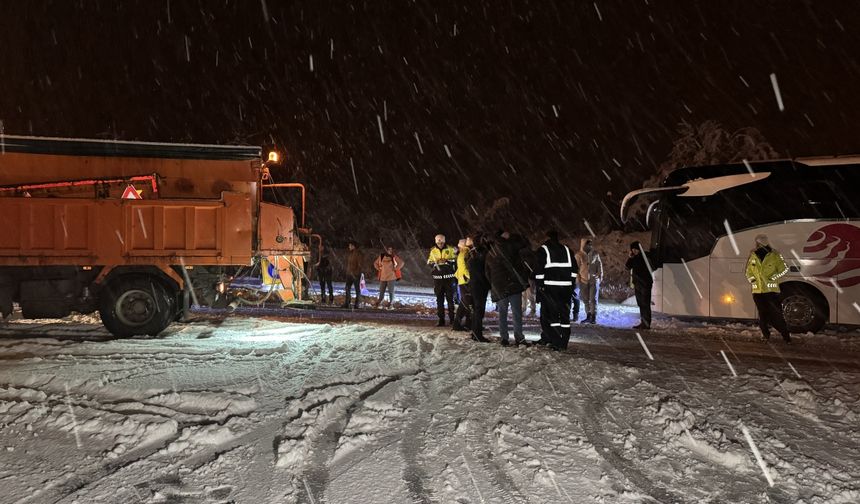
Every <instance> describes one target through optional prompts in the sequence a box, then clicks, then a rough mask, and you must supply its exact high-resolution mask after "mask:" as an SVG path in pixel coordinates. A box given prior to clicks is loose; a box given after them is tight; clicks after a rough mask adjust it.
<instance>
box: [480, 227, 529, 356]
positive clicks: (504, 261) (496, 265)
mask: <svg viewBox="0 0 860 504" xmlns="http://www.w3.org/2000/svg"><path fill="white" fill-rule="evenodd" d="M528 246H529V245H528V242H527V241H526V240H525V238H523V237H522V236H519V235H510V234H509V233H507V232H503V233H501V234H500V236H499V240H498V242H496V243H495V244H493V246H491V247H490V252H489V254H488V255H487V264H486V269H485V274H486V276H487V279H488V280H489V281H490V292H491V295H492V299H493V301H495V302H496V309H497V310H498V312H499V336H500V338H501V344H502V346H508V345H509V344H510V342H509V340H508V307H510V308H511V311H512V312H513V318H514V342H515V343H516V344H517V345H528V342H526V338H525V335H524V334H523V298H522V293H523V291H524V290H526V287H527V286H528V276H529V274H528V272H527V271H526V265H525V262H524V261H523V259H522V255H521V254H522V250H523V249H524V248H526V247H528Z"/></svg>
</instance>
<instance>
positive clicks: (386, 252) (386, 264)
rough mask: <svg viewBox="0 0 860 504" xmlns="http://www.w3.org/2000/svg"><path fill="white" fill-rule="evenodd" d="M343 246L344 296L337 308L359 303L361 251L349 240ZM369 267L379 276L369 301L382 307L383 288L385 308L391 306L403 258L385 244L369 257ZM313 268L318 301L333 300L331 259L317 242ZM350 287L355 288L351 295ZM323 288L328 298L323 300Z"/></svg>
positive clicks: (400, 276)
mask: <svg viewBox="0 0 860 504" xmlns="http://www.w3.org/2000/svg"><path fill="white" fill-rule="evenodd" d="M347 249H348V253H347V257H346V285H345V289H344V293H345V297H344V302H343V304H342V305H341V308H349V307H350V306H352V307H353V308H358V307H359V306H361V287H362V286H361V280H362V275H363V271H364V253H363V252H362V251H361V249H360V248H359V247H358V244H357V243H356V242H355V241H353V240H350V241H349V242H348V243H347ZM373 267H374V269H376V278H377V280H379V295H378V297H377V298H376V300H375V301H374V302H372V304H373V306H374V307H376V308H383V307H384V305H383V299H384V297H385V294H386V292H387V293H388V306H387V307H386V308H387V309H389V310H393V309H394V292H395V285H396V283H397V282H398V281H399V280H400V279H401V278H403V272H402V269H403V260H402V259H401V258H400V256H398V255H397V253H396V252H395V251H394V248H393V247H385V248H384V249H383V251H382V252H381V253H380V254H379V257H377V258H376V259H375V260H374V261H373ZM316 268H317V275H318V277H319V283H320V293H321V298H322V299H321V302H322V304H333V303H334V288H333V286H332V275H333V270H334V268H333V266H332V263H331V254H329V251H328V249H326V248H325V247H324V246H323V245H320V248H319V260H318V261H317V263H316ZM353 289H355V298H354V299H353V297H352V291H353ZM326 291H328V300H326Z"/></svg>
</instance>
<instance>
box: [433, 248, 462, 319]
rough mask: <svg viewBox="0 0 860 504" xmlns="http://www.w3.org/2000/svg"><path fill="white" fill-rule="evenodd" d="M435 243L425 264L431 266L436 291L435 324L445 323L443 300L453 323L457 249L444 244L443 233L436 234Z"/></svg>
mask: <svg viewBox="0 0 860 504" xmlns="http://www.w3.org/2000/svg"><path fill="white" fill-rule="evenodd" d="M435 241H436V245H435V246H434V247H433V248H431V249H430V254H429V255H428V256H427V264H429V265H430V266H431V268H432V269H431V271H430V274H431V275H433V290H434V292H435V293H436V314H437V315H438V316H439V323H438V324H437V326H439V327H443V326H444V325H445V301H446V300H447V301H448V320H450V321H451V323H452V324H453V323H454V289H455V288H456V286H455V280H454V271H455V269H456V261H457V251H456V250H455V249H454V247H452V246H450V245H446V244H445V235H443V234H438V235H436V238H435Z"/></svg>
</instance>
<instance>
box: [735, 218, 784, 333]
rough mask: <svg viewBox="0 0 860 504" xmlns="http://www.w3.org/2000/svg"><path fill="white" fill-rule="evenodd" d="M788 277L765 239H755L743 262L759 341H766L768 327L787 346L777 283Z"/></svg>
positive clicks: (777, 255) (768, 331)
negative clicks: (760, 338)
mask: <svg viewBox="0 0 860 504" xmlns="http://www.w3.org/2000/svg"><path fill="white" fill-rule="evenodd" d="M786 273H788V267H787V266H786V265H785V260H784V259H783V258H782V254H780V253H779V252H778V251H777V250H774V249H773V248H771V246H770V241H769V240H768V238H767V236H766V235H763V234H761V235H758V236H756V237H755V248H754V249H753V250H752V252H750V257H749V259H748V260H747V269H746V275H747V280H749V282H750V285H751V286H752V295H753V301H755V306H756V309H757V310H758V324H759V328H761V337H762V340H763V341H767V340H768V339H769V338H770V326H773V327H774V328H775V329H776V330H777V331H779V333H780V334H781V335H782V339H783V340H785V342H786V343H791V335H790V334H789V332H788V324H786V323H785V315H784V314H783V313H782V304H781V302H780V299H779V279H780V278H782V277H783V276H785V274H786Z"/></svg>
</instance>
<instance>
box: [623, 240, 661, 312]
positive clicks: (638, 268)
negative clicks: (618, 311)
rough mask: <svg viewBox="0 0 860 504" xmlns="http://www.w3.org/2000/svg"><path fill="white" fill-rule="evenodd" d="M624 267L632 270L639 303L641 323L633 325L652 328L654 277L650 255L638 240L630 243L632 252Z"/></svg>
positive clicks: (637, 302)
mask: <svg viewBox="0 0 860 504" xmlns="http://www.w3.org/2000/svg"><path fill="white" fill-rule="evenodd" d="M624 267H625V268H627V269H629V270H630V276H631V277H632V279H633V292H634V293H635V295H636V304H637V305H639V324H637V325H635V326H633V329H651V287H652V286H653V285H654V277H653V275H652V274H651V266H650V264H649V261H648V257H647V255H646V254H645V252H644V251H643V250H642V246H641V245H640V244H639V242H638V241H635V242H633V243H631V244H630V253H629V254H628V258H627V263H625V265H624Z"/></svg>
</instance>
